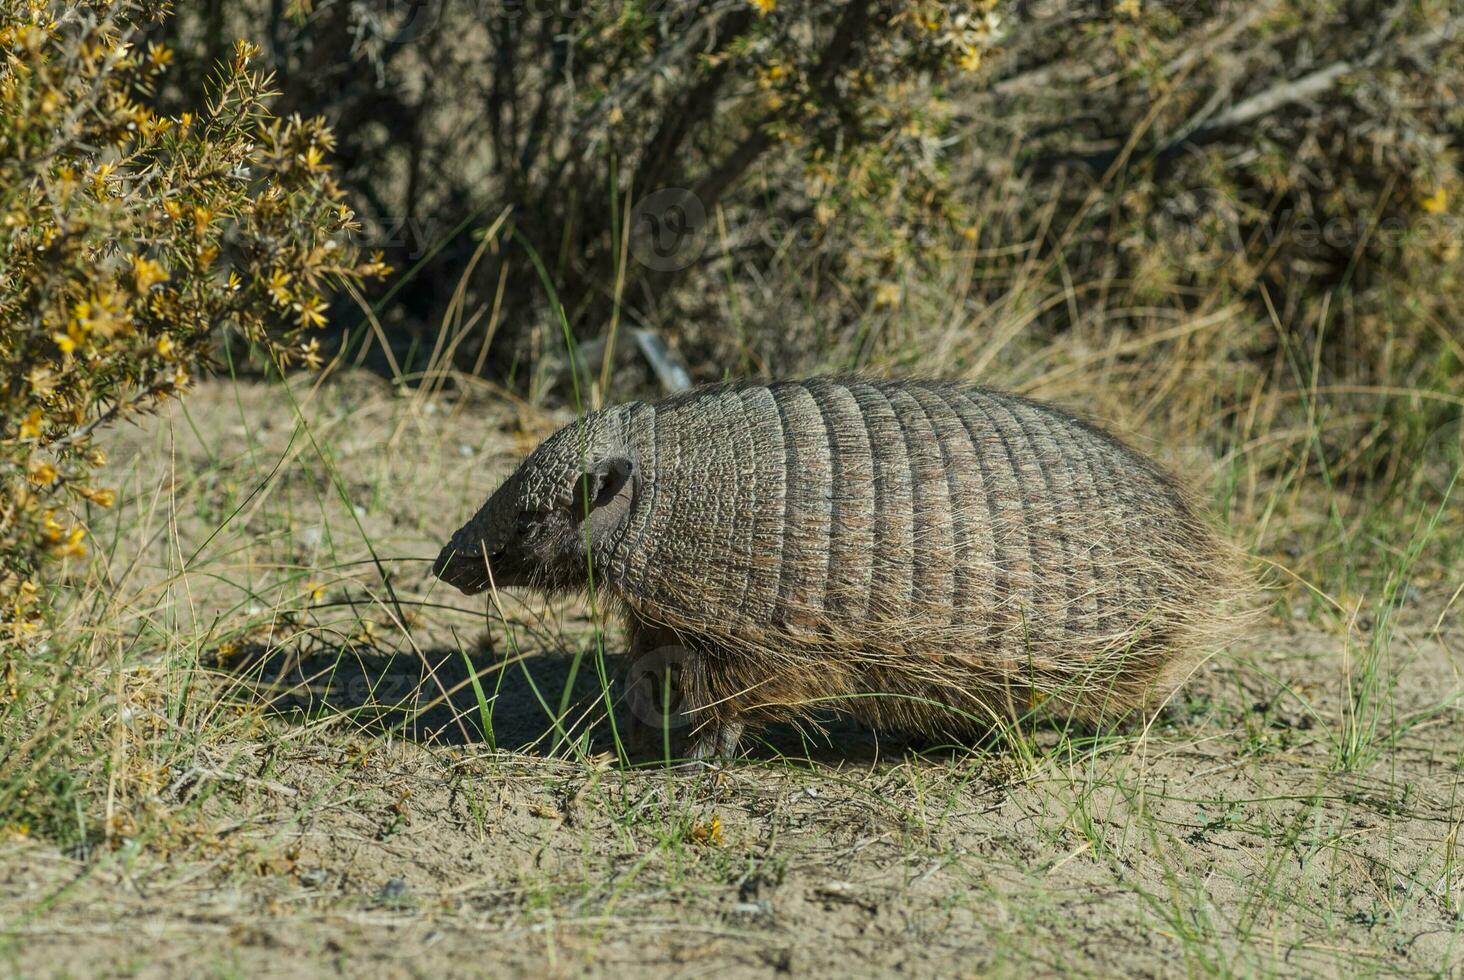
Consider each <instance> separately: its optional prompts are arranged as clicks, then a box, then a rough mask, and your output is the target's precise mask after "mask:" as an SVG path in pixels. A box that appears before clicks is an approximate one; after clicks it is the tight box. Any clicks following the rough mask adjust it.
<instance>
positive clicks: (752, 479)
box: [599, 380, 1228, 714]
mask: <svg viewBox="0 0 1464 980" xmlns="http://www.w3.org/2000/svg"><path fill="white" fill-rule="evenodd" d="M623 411H624V412H625V414H624V415H623V416H621V417H620V418H619V419H617V423H618V424H619V425H620V426H622V427H623V435H624V438H625V441H626V445H627V446H628V447H629V448H630V451H631V452H632V453H633V455H634V457H635V459H636V462H637V464H638V468H639V478H640V479H639V490H638V494H637V499H636V501H635V503H634V505H633V507H632V509H631V515H630V518H629V520H628V522H627V523H626V525H625V526H624V529H623V533H621V534H619V535H618V536H617V537H615V538H614V539H613V540H611V541H609V542H605V543H603V544H602V547H601V549H600V550H601V555H600V556H599V559H600V562H599V563H600V570H601V574H602V575H603V576H605V577H606V579H607V580H608V582H609V583H610V584H611V585H613V586H614V587H615V589H616V591H617V592H618V593H619V594H620V595H621V597H622V598H623V599H624V600H625V601H626V602H627V604H628V605H630V606H631V608H632V609H633V610H634V611H635V612H636V613H637V614H638V615H639V616H641V617H642V618H644V619H646V620H648V621H652V622H659V623H663V624H666V625H669V626H671V627H673V628H676V629H678V630H686V631H689V632H695V633H697V634H699V635H704V636H710V637H711V638H712V639H713V640H714V641H715V642H716V643H717V645H719V646H721V647H723V648H724V649H731V650H737V649H743V650H745V651H758V652H760V654H761V655H762V656H765V657H775V658H777V659H778V661H779V662H781V663H783V664H785V665H787V666H790V667H791V666H793V665H794V664H795V662H796V661H798V660H800V659H803V660H806V661H808V662H810V663H811V662H813V661H818V662H820V663H825V664H827V663H835V664H837V663H839V662H840V656H842V657H843V660H844V661H845V662H848V663H859V662H863V663H864V664H866V665H871V669H874V668H877V667H878V666H879V665H881V664H883V665H885V666H888V667H889V668H890V669H892V670H895V671H896V673H898V672H900V671H905V672H906V673H908V670H909V669H910V668H911V667H912V666H913V667H919V668H920V669H921V671H922V673H926V674H928V675H929V676H932V677H936V676H942V675H943V678H944V680H943V683H946V684H951V685H955V686H958V687H971V686H973V685H975V686H980V684H982V683H987V684H990V683H1000V684H1001V685H1003V686H1005V687H1007V688H1011V687H1012V686H1013V684H1015V685H1016V686H1017V687H1018V688H1020V690H1021V691H1022V692H1024V693H1023V695H1022V696H1024V697H1026V698H1027V699H1028V700H1033V701H1035V700H1040V699H1042V698H1045V697H1057V698H1060V699H1061V701H1062V702H1066V703H1067V704H1069V705H1070V706H1071V707H1072V708H1073V709H1074V710H1077V711H1079V712H1081V713H1087V714H1103V713H1105V710H1106V709H1105V707H1104V704H1105V703H1108V702H1111V704H1112V706H1114V707H1117V708H1120V709H1127V708H1128V707H1131V706H1132V704H1133V703H1134V702H1135V701H1137V700H1140V699H1141V698H1142V693H1141V692H1142V691H1143V690H1145V689H1146V688H1147V687H1148V686H1149V685H1150V684H1151V683H1152V682H1153V680H1154V678H1155V677H1156V676H1157V675H1159V674H1160V673H1162V672H1163V670H1164V668H1165V667H1166V665H1168V664H1169V663H1170V661H1171V660H1172V659H1173V658H1174V655H1175V653H1176V651H1177V650H1178V649H1179V648H1180V647H1182V646H1184V645H1185V644H1186V643H1187V642H1189V641H1190V640H1193V639H1194V638H1195V636H1196V635H1197V634H1196V627H1197V624H1198V623H1199V622H1201V621H1203V620H1204V619H1205V617H1207V616H1208V617H1212V618H1213V611H1212V610H1210V609H1207V608H1205V607H1206V605H1207V603H1212V601H1213V599H1214V598H1216V597H1217V595H1218V594H1219V592H1220V590H1221V588H1222V586H1223V584H1224V581H1225V578H1226V575H1227V574H1228V569H1227V568H1225V567H1224V566H1225V562H1224V561H1223V559H1222V557H1221V548H1220V546H1219V544H1218V542H1217V540H1216V539H1215V537H1214V536H1213V534H1212V533H1211V532H1210V531H1209V530H1208V528H1207V527H1206V526H1205V525H1204V523H1203V522H1202V521H1201V520H1199V519H1197V518H1196V516H1195V515H1194V514H1193V512H1192V510H1191V508H1190V507H1189V506H1188V505H1187V504H1186V502H1185V500H1184V498H1183V496H1182V495H1181V494H1180V492H1179V491H1178V490H1177V488H1176V487H1175V486H1174V485H1173V484H1172V483H1171V482H1170V481H1169V480H1168V479H1167V478H1166V477H1165V476H1164V475H1162V474H1161V473H1160V472H1159V471H1158V470H1157V469H1156V468H1155V467H1154V466H1153V465H1152V464H1150V463H1149V462H1148V461H1147V460H1145V459H1144V458H1143V457H1141V456H1140V455H1138V454H1137V453H1135V452H1134V451H1132V450H1131V449H1129V448H1127V447H1126V446H1124V445H1122V444H1121V443H1119V442H1117V441H1116V440H1114V439H1112V438H1111V437H1109V436H1107V435H1106V434H1104V433H1102V432H1100V431H1098V430H1096V429H1094V428H1092V427H1090V426H1088V425H1086V424H1084V423H1082V422H1080V421H1078V420H1076V419H1074V418H1072V417H1070V416H1068V415H1066V414H1064V413H1061V412H1060V411H1058V410H1055V409H1053V408H1051V407H1047V406H1044V405H1040V404H1037V403H1034V402H1030V401H1027V400H1024V399H1021V398H1017V397H1013V396H1008V395H1002V394H997V393H993V392H990V391H987V390H984V389H980V388H976V387H973V386H968V385H959V384H950V383H939V382H919V381H873V380H869V381H866V380H849V381H842V380H812V381H801V382H786V383H779V384H774V385H770V386H761V385H735V386H734V385H726V386H714V387H711V388H705V389H700V390H697V391H694V392H690V393H687V394H685V395H681V396H677V397H673V398H671V399H668V400H666V401H663V402H660V403H657V404H635V405H631V406H626V407H624V409H623ZM841 652H842V653H841ZM867 673H868V671H866V674H867ZM886 679H887V680H888V678H886ZM847 683H848V684H850V685H854V686H856V687H857V686H859V685H860V684H868V683H869V681H868V678H867V677H866V678H865V680H863V681H860V680H857V679H852V678H851V679H849V680H848V681H847ZM827 693H829V694H830V695H832V694H834V693H836V692H832V691H831V692H827Z"/></svg>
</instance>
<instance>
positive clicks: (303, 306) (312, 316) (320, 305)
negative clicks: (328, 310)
mask: <svg viewBox="0 0 1464 980" xmlns="http://www.w3.org/2000/svg"><path fill="white" fill-rule="evenodd" d="M295 312H296V313H298V314H300V326H302V327H307V328H308V327H323V326H325V301H324V300H322V299H321V298H320V297H319V296H312V297H310V298H309V299H302V300H300V301H299V302H297V303H296V304H295Z"/></svg>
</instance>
